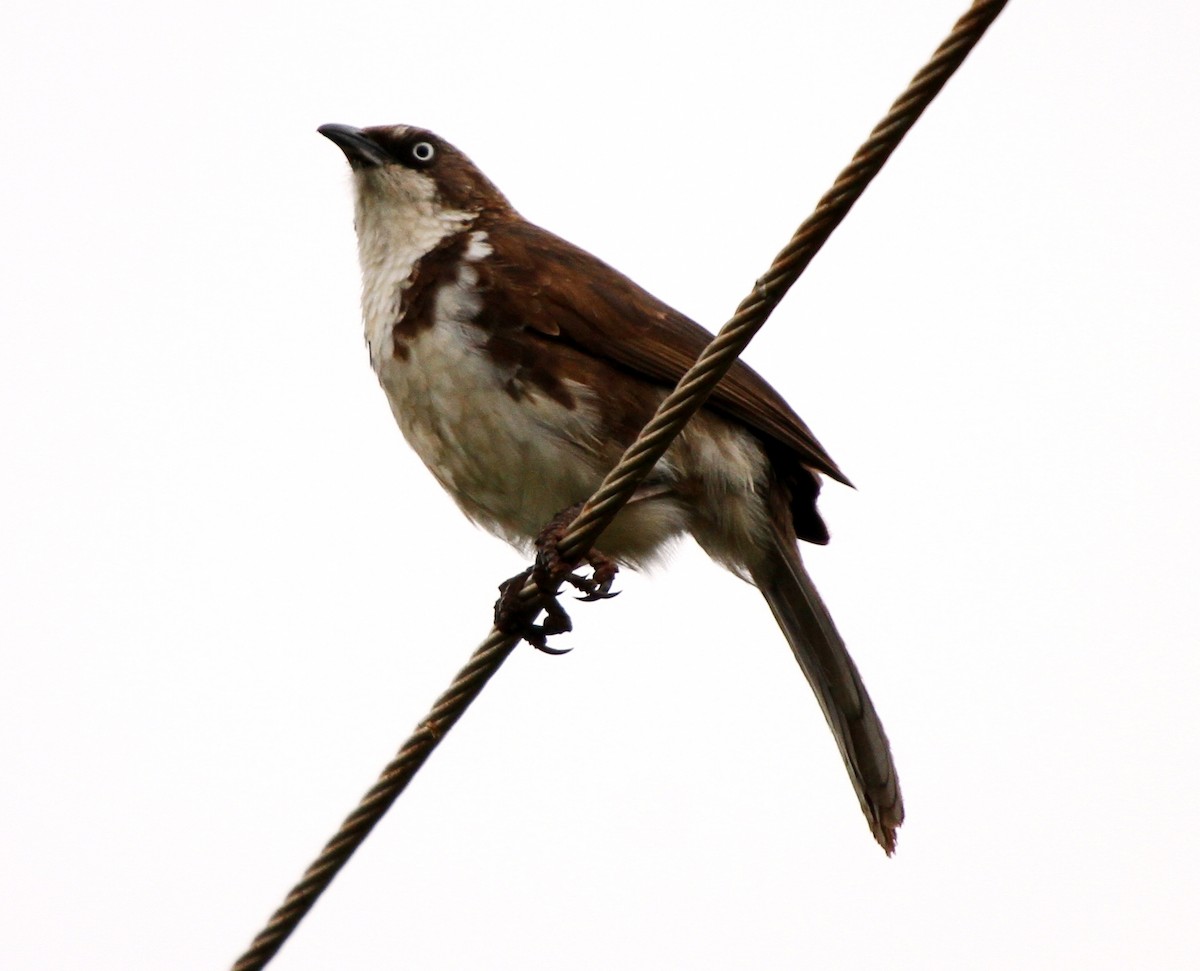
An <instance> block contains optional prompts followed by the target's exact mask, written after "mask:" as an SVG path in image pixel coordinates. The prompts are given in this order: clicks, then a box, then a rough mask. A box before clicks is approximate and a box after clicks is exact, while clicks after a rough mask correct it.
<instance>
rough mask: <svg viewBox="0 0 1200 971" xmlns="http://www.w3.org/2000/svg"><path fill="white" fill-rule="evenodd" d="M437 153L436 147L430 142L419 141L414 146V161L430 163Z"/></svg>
mask: <svg viewBox="0 0 1200 971" xmlns="http://www.w3.org/2000/svg"><path fill="white" fill-rule="evenodd" d="M435 154H436V153H435V151H434V148H433V146H432V145H431V144H430V143H429V142H417V144H415V145H414V146H413V147H412V157H413V161H415V162H420V163H421V164H423V165H428V164H429V163H430V162H432V161H433V156H434V155H435Z"/></svg>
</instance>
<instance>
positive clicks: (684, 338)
mask: <svg viewBox="0 0 1200 971" xmlns="http://www.w3.org/2000/svg"><path fill="white" fill-rule="evenodd" d="M489 216H490V214H489V215H485V216H483V217H481V218H480V220H479V222H477V223H476V228H477V229H481V230H484V231H485V232H486V233H487V243H488V245H490V246H491V247H492V250H493V255H492V256H491V257H490V258H489V260H488V261H487V263H488V264H490V266H491V268H492V270H493V272H491V273H489V274H488V280H487V283H486V286H487V287H488V290H489V302H494V301H496V302H499V303H500V304H501V305H503V304H504V303H506V302H507V301H506V299H505V298H506V297H512V296H513V295H515V294H516V293H517V292H519V293H520V296H521V298H522V299H521V300H520V306H521V321H522V324H523V326H525V327H528V328H531V329H533V330H536V331H538V332H539V333H541V334H543V335H545V336H546V337H548V338H552V339H554V340H556V341H563V342H566V343H569V344H573V345H575V346H576V347H578V348H580V349H581V350H583V351H585V352H587V353H588V354H590V355H593V356H596V357H600V358H604V359H606V360H609V361H611V362H613V363H615V364H617V365H619V366H620V367H622V368H625V369H626V370H629V371H633V372H635V373H637V374H641V375H644V376H645V377H649V378H653V379H654V380H655V381H656V382H658V383H661V384H665V385H673V384H674V383H675V382H677V381H678V380H679V378H680V377H682V376H683V373H684V372H685V371H686V370H687V369H688V368H689V367H690V366H691V365H692V364H693V363H694V362H695V360H696V358H697V357H699V356H700V352H701V351H702V350H703V349H704V347H705V345H707V344H708V342H709V341H711V340H712V334H710V333H709V332H708V331H706V330H705V329H704V328H703V327H701V326H700V325H699V324H697V323H695V322H694V321H692V320H690V319H689V318H687V317H685V316H684V315H683V314H681V313H679V312H678V311H676V310H673V309H672V308H671V307H669V306H668V305H667V304H665V303H663V302H662V301H661V300H659V299H658V298H656V297H654V296H652V295H651V294H649V293H647V292H646V291H645V290H643V289H642V288H641V287H639V286H638V285H637V284H636V283H634V282H633V281H632V280H630V279H629V278H628V277H626V276H625V275H624V274H622V273H619V272H618V271H617V270H614V269H613V268H612V267H611V266H609V265H608V264H607V263H604V262H603V261H601V260H598V259H596V257H594V256H592V255H591V254H590V253H588V252H586V251H584V250H582V249H580V248H579V247H577V246H573V245H572V244H571V243H568V242H567V241H566V240H563V239H560V238H559V237H558V236H555V235H554V234H553V233H549V232H547V231H546V230H544V229H540V228H539V227H537V226H534V225H532V224H531V223H528V222H525V221H524V220H522V219H520V218H513V217H512V216H511V215H509V214H504V215H503V216H490V218H489ZM493 305H495V304H493ZM709 406H710V407H713V408H716V409H718V410H721V411H724V412H725V413H727V414H729V415H731V416H733V417H734V418H737V419H738V420H739V421H742V422H744V423H745V424H746V425H748V426H750V427H751V428H752V429H754V430H755V431H756V432H758V433H759V434H760V435H762V436H763V437H764V438H767V439H769V440H770V441H773V442H775V443H777V444H779V445H783V446H784V447H785V448H786V449H788V450H790V451H792V452H793V453H795V458H797V459H798V460H799V461H800V462H801V463H802V464H803V465H805V466H807V467H808V468H810V469H814V470H816V471H819V472H824V473H825V474H826V475H828V476H829V477H830V478H833V479H836V480H838V481H839V482H844V483H846V484H847V485H849V484H850V480H849V479H847V478H846V477H845V476H844V475H843V474H842V472H841V470H840V469H838V467H837V465H836V464H835V463H834V461H833V459H832V458H830V457H829V455H828V453H827V452H826V451H825V449H824V448H822V447H821V443H820V442H818V441H817V439H816V437H815V436H814V435H813V433H812V432H811V431H809V429H808V426H807V425H805V424H804V422H803V421H801V420H800V417H799V416H798V415H797V414H796V413H795V412H794V411H792V409H791V408H790V407H789V406H788V404H787V402H785V401H784V400H783V398H782V397H780V395H779V394H778V393H777V392H776V391H775V389H774V388H772V387H771V386H770V385H769V384H767V382H766V381H765V380H763V378H761V377H760V376H759V375H758V374H757V373H755V372H754V371H753V370H752V369H751V368H749V367H748V366H747V365H745V364H743V363H742V362H741V361H737V362H735V363H734V365H733V367H732V368H731V369H730V371H729V373H728V374H727V375H726V377H725V378H724V379H722V381H721V383H720V384H719V385H718V386H717V389H716V390H715V391H714V392H713V394H712V397H711V398H710V399H709ZM814 498H815V492H814Z"/></svg>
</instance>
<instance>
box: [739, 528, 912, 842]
mask: <svg viewBox="0 0 1200 971" xmlns="http://www.w3.org/2000/svg"><path fill="white" fill-rule="evenodd" d="M751 572H752V576H753V579H754V582H755V584H756V585H757V587H758V589H759V590H760V591H762V595H763V596H764V597H765V598H766V600H767V603H768V604H770V606H771V612H772V613H773V614H774V615H775V619H776V620H777V621H778V622H779V626H780V628H782V630H783V633H784V635H785V636H786V637H787V640H788V643H789V644H790V645H791V647H792V653H793V654H795V655H796V660H797V661H799V662H800V667H801V668H802V669H803V671H804V676H805V677H806V678H808V683H809V684H810V685H812V689H813V693H814V694H816V696H817V700H818V701H819V702H820V703H821V710H822V711H823V712H825V719H826V720H827V721H828V722H829V727H830V728H831V729H832V730H833V737H834V738H835V739H836V740H837V745H838V749H840V750H841V753H842V759H843V760H844V761H845V763H846V771H847V772H849V773H850V781H851V782H852V783H853V784H854V791H855V792H856V793H857V794H858V802H859V804H860V805H861V806H862V811H863V814H864V815H865V816H866V817H867V823H868V824H869V825H870V827H871V832H872V833H873V834H874V836H875V839H876V840H878V841H879V845H880V846H882V847H883V848H884V850H885V851H886V852H887V854H888V855H889V856H890V855H891V854H892V852H893V851H894V850H895V849H896V829H897V827H899V825H900V824H901V823H902V822H903V821H904V803H903V801H902V800H901V798H900V783H899V780H898V779H897V778H896V766H895V763H893V762H892V752H891V748H890V747H889V746H888V740H887V735H885V734H884V731H883V724H882V723H881V722H880V721H879V716H878V715H877V714H875V706H874V705H873V704H871V699H870V697H869V696H868V695H867V689H866V687H865V686H864V685H863V682H862V678H861V677H859V674H858V669H857V668H856V667H855V666H854V662H853V661H852V660H851V659H850V654H849V653H848V652H847V651H846V645H845V643H844V642H843V641H842V638H841V635H840V634H838V632H837V628H836V627H834V625H833V618H832V617H830V616H829V611H828V610H827V609H826V607H825V604H824V603H823V602H822V600H821V595H820V594H819V593H817V588H816V587H815V586H813V582H812V580H811V579H810V578H809V576H808V572H807V571H806V570H805V569H804V564H803V563H802V562H801V560H800V552H799V550H797V548H796V541H795V540H794V539H792V538H791V537H790V536H784V535H778V534H777V537H776V542H775V549H774V550H772V551H771V554H770V555H769V556H768V557H767V558H766V560H765V561H764V562H763V564H762V565H761V566H759V567H758V568H756V569H754V570H752V571H751Z"/></svg>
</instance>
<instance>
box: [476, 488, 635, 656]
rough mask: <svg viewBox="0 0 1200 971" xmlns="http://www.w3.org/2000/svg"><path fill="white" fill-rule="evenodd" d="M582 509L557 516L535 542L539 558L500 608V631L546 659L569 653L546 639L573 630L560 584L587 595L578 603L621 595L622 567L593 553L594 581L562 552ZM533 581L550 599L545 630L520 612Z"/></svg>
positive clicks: (511, 583) (510, 586)
mask: <svg viewBox="0 0 1200 971" xmlns="http://www.w3.org/2000/svg"><path fill="white" fill-rule="evenodd" d="M582 508H583V503H578V504H577V505H574V506H571V507H570V508H569V509H564V510H563V511H562V512H560V513H559V514H558V515H557V516H555V517H554V518H553V519H552V520H551V521H550V522H549V524H547V526H546V528H545V529H543V530H542V531H541V532H540V533H539V534H538V537H537V539H536V540H535V541H534V547H535V548H536V550H537V556H536V557H535V559H534V564H533V566H532V567H530V568H529V569H527V570H522V571H521V572H520V573H518V574H517V575H516V576H515V577H512V578H511V579H508V580H505V581H504V582H503V583H502V584H500V599H498V600H497V601H496V607H495V618H496V619H495V623H496V629H497V630H501V631H504V632H505V633H508V634H515V633H518V632H519V633H520V634H521V636H522V637H523V638H525V640H527V641H528V642H529V643H530V644H532V645H533V646H534V647H536V648H537V649H538V650H539V651H544V652H545V653H547V654H566V653H567V652H568V651H570V648H569V647H568V648H565V649H557V648H552V647H548V646H547V644H546V638H547V637H552V636H554V635H555V634H565V633H567V632H569V631H570V630H571V629H572V625H571V618H570V616H569V615H568V614H567V612H566V611H565V610H564V609H563V607H562V605H561V604H560V603H559V602H558V600H557V599H556V597H557V591H558V588H559V585H560V584H563V583H566V584H569V585H570V586H572V587H574V588H575V589H576V590H578V591H579V592H580V593H582V594H583V596H582V597H577V598H576V599H577V600H582V601H584V602H585V603H590V602H592V601H596V600H608V599H610V598H612V597H615V596H616V595H617V593H618V592H619V591H615V592H614V591H613V590H612V584H613V580H614V579H615V578H616V576H617V570H618V567H617V563H616V561H615V560H613V559H612V558H611V557H609V556H605V555H604V554H603V553H601V552H600V551H599V550H596V549H590V550H588V551H587V553H585V554H584V555H583V561H586V562H587V564H588V566H590V567H591V568H592V575H591V576H583V575H581V574H578V573H576V572H575V568H576V567H577V566H579V563H580V562H582V561H572V560H567V559H564V558H563V556H562V554H561V553H560V551H559V544H560V543H561V542H562V540H563V537H565V536H566V532H567V527H568V526H570V525H571V523H572V522H574V520H575V517H576V516H578V515H579V510H580V509H582ZM529 580H533V582H534V583H535V584H537V588H538V589H539V590H540V591H542V593H544V594H546V601H545V610H546V620H545V622H543V623H541V624H534V623H533V622H532V619H531V617H530V616H529V613H530V612H529V611H528V610H527V609H521V608H520V607H519V606H518V597H519V595H520V593H521V589H522V588H523V587H524V586H525V583H526V582H527V581H529Z"/></svg>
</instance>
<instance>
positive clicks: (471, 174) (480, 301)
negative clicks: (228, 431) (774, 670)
mask: <svg viewBox="0 0 1200 971" xmlns="http://www.w3.org/2000/svg"><path fill="white" fill-rule="evenodd" d="M318 130H319V131H320V133H321V134H322V135H324V136H326V137H327V138H329V139H330V140H331V141H333V142H334V143H335V144H336V145H337V146H338V147H339V148H341V150H342V151H343V152H344V153H345V155H346V158H347V159H348V160H349V162H350V167H351V170H352V172H353V183H354V195H355V206H354V225H355V228H356V231H357V235H358V254H359V261H360V264H361V266H362V311H363V322H364V325H365V329H366V338H367V343H368V345H369V346H370V351H371V364H372V366H373V367H374V369H375V373H376V374H377V375H378V377H379V383H380V384H381V385H382V386H383V390H384V392H385V393H386V395H387V399H388V403H389V404H390V405H391V408H392V413H393V414H394V415H395V418H396V421H397V423H398V424H399V425H400V430H401V431H402V432H403V433H404V437H405V438H406V439H407V440H408V442H409V444H410V445H411V446H412V447H413V448H414V449H415V450H416V452H417V454H418V455H419V456H420V457H421V460H422V461H423V462H424V463H425V465H426V466H427V467H428V468H429V471H430V472H432V473H433V475H434V477H435V478H436V479H437V480H438V482H440V483H441V484H442V486H443V487H444V488H445V489H446V491H447V492H449V493H450V495H451V496H452V497H453V498H454V500H455V501H456V502H457V503H458V505H459V507H460V508H461V509H462V510H463V512H464V513H466V514H467V516H468V517H470V518H471V519H472V520H474V521H475V522H476V523H478V524H479V525H481V526H483V527H484V528H485V529H487V530H489V531H491V532H492V533H495V534H496V535H497V536H500V537H501V538H503V539H505V540H508V541H509V542H511V543H513V544H515V545H517V546H520V547H523V548H526V549H528V547H529V546H530V544H531V543H532V542H533V541H534V539H535V538H537V537H538V536H539V534H541V532H542V531H543V529H544V528H545V527H546V524H547V523H549V522H550V521H551V520H553V519H554V518H555V516H556V515H557V514H559V513H560V512H562V511H563V510H564V509H567V508H569V507H571V506H573V505H574V504H576V503H578V502H580V501H581V500H584V499H586V498H587V497H588V496H589V495H591V493H592V492H593V491H594V490H595V488H596V486H597V485H599V483H600V480H601V479H602V478H603V476H604V474H605V473H606V472H607V471H608V470H609V469H610V468H611V467H612V466H613V465H614V464H616V462H617V460H618V459H619V458H620V456H621V453H622V452H623V450H624V449H625V447H626V446H627V445H628V444H629V443H630V442H631V441H632V440H633V438H634V436H635V435H636V434H637V432H638V430H639V429H640V428H641V427H642V425H644V424H645V422H646V421H647V419H649V417H650V416H651V414H652V413H653V412H654V409H655V407H656V406H657V405H658V403H659V402H660V401H661V400H662V398H663V396H664V395H665V394H666V392H667V391H668V390H669V388H670V387H671V386H672V385H673V384H674V383H675V382H676V380H677V379H678V378H679V377H680V376H681V375H682V374H683V372H684V371H685V370H686V369H687V368H688V367H689V366H690V365H691V364H692V363H693V362H694V361H695V359H696V357H697V356H698V355H699V353H700V351H701V349H702V348H703V347H704V346H705V344H706V343H707V342H708V341H709V340H710V338H711V335H710V334H709V333H708V332H707V331H705V330H704V329H703V328H701V327H700V326H699V325H698V324H696V323H694V322H693V321H691V320H689V319H688V318H687V317H685V316H683V315H682V314H680V313H678V312H677V311H675V310H673V309H672V308H671V307H669V306H667V305H666V304H665V303H663V302H662V301H661V300H658V299H656V298H655V297H653V296H651V295H650V294H649V293H647V292H646V291H645V290H643V289H642V288H641V287H639V286H638V285H637V284H636V283H634V282H632V281H631V280H629V279H628V278H627V277H625V276H623V275H622V274H621V273H619V272H617V271H616V270H614V269H613V268H612V267H610V266H608V265H607V264H606V263H603V262H601V261H600V260H598V259H597V258H596V257H594V256H592V255H591V254H589V253H587V252H585V251H584V250H582V249H579V248H578V247H576V246H573V245H572V244H570V243H568V242H566V241H565V240H563V239H560V238H559V237H557V236H555V235H553V234H552V233H549V232H547V231H546V230H544V229H540V228H539V227H537V226H535V225H533V224H532V223H530V222H528V221H526V220H525V219H524V218H522V217H521V215H520V214H518V213H517V211H516V210H515V209H513V207H512V206H511V205H510V204H509V202H508V200H507V199H506V198H505V197H504V196H503V195H502V194H501V192H500V191H499V190H498V189H497V188H496V187H495V186H494V185H493V184H492V183H491V182H490V181H489V180H488V179H487V177H486V176H484V174H483V173H482V172H480V171H479V169H477V168H476V167H475V165H474V164H473V163H472V162H471V161H470V159H468V158H467V157H466V156H465V155H464V154H463V153H462V152H460V151H459V150H458V149H456V148H455V147H454V146H452V145H450V144H449V143H447V142H446V141H444V140H443V139H441V138H439V137H438V136H437V135H434V134H433V133H432V132H429V131H426V130H424V129H421V128H414V127H410V126H407V125H388V126H380V127H376V128H366V129H358V128H352V127H350V126H348V125H323V126H322V127H321V128H320V129H318ZM821 475H826V476H829V477H830V478H832V479H836V480H837V481H839V482H843V483H847V484H848V480H847V479H846V478H845V476H844V475H842V473H841V472H840V471H839V470H838V467H837V466H836V465H835V464H834V462H833V459H831V458H830V457H829V456H828V455H827V454H826V452H825V450H824V449H823V448H822V447H821V445H820V444H819V443H818V442H817V440H816V438H814V437H813V434H812V432H810V431H809V430H808V427H807V426H806V425H805V424H804V422H802V421H801V420H800V418H799V417H798V416H797V415H796V414H795V412H793V411H792V409H791V408H790V407H788V405H787V403H786V402H784V400H783V399H782V398H781V397H780V396H779V394H777V393H776V392H775V391H774V390H773V389H772V388H771V387H770V386H769V385H768V384H767V383H766V381H764V380H763V379H762V378H761V377H759V376H758V375H757V374H756V373H755V372H754V371H752V370H751V369H750V368H749V367H747V366H746V365H745V364H742V363H741V362H739V363H737V364H735V365H734V367H733V369H732V370H731V371H730V372H729V374H728V376H727V377H726V378H725V379H724V380H723V381H722V383H721V384H720V385H719V386H718V388H717V389H716V391H715V392H714V393H713V395H712V397H711V398H710V399H709V400H708V404H707V405H706V406H705V408H704V409H703V410H702V411H700V412H699V413H698V414H697V415H696V416H695V418H693V419H692V421H691V422H690V423H689V424H688V426H687V428H686V429H685V430H684V432H683V433H682V434H681V435H680V436H679V438H677V439H676V441H675V442H674V444H673V445H672V446H671V448H670V450H669V451H668V452H667V454H666V455H665V456H664V457H663V459H662V460H660V461H659V462H658V464H657V466H656V467H655V468H654V470H653V472H652V473H651V474H650V475H649V476H648V477H647V478H646V480H645V481H644V483H643V484H642V486H641V487H640V488H639V490H638V492H637V493H636V494H635V496H634V498H633V500H632V501H630V503H629V504H628V505H627V506H626V507H625V508H624V509H623V510H622V511H621V512H620V514H618V516H617V517H616V519H615V520H614V521H613V523H612V525H611V526H609V528H608V529H607V530H605V532H604V533H603V534H602V535H601V536H600V538H599V540H598V541H597V543H596V547H597V549H598V550H600V551H601V552H603V553H605V554H607V555H609V556H611V557H613V558H615V559H616V560H617V561H619V562H621V563H627V564H630V565H633V566H637V565H638V564H641V563H645V562H646V561H647V560H649V559H651V558H652V557H653V556H654V555H655V554H656V553H657V552H659V551H660V550H661V549H662V548H663V547H664V546H665V545H666V544H668V543H669V542H670V541H671V540H672V539H673V538H675V537H678V536H679V535H681V534H683V533H690V534H691V535H692V536H693V537H694V538H695V539H696V541H697V542H698V543H699V544H700V546H701V547H703V548H704V550H705V551H707V552H708V554H709V555H710V556H712V557H713V559H715V560H716V561H717V562H719V563H721V564H722V565H724V566H725V567H727V568H728V569H729V570H731V571H732V572H733V573H735V574H737V575H738V576H739V577H742V578H743V579H746V580H749V581H750V582H751V583H753V584H754V585H755V586H756V587H758V589H759V590H760V591H761V592H762V595H763V596H764V597H765V598H766V601H767V603H768V604H769V605H770V607H771V611H772V612H773V613H774V615H775V619H776V620H777V621H778V623H779V626H780V627H781V628H782V630H783V633H784V636H785V637H786V638H787V641H788V644H790V645H791V648H792V651H793V653H794V654H795V655H796V660H797V661H799V662H800V667H801V669H802V670H803V671H804V674H805V677H807V679H808V682H809V684H810V685H811V686H812V689H813V692H814V693H815V694H816V696H817V700H818V701H819V702H820V704H821V709H822V711H823V712H824V713H825V717H826V719H827V720H828V722H829V726H830V728H831V729H832V730H833V735H834V738H835V739H836V740H837V745H838V748H839V749H840V750H841V753H842V758H843V759H844V760H845V763H846V769H847V771H848V772H849V774H850V779H851V782H852V783H853V785H854V790H855V792H856V793H857V795H858V800H859V803H860V804H861V806H862V810H863V812H864V814H865V815H866V817H867V822H868V823H869V825H870V827H871V832H872V833H873V834H874V836H875V838H876V839H877V840H878V841H879V843H880V845H882V846H883V848H884V849H885V850H886V851H887V852H888V853H889V854H890V853H891V852H892V851H893V850H894V848H895V843H896V828H897V827H898V826H899V825H900V823H901V822H902V821H903V819H904V809H903V805H902V802H901V798H900V788H899V784H898V782H897V778H896V768H895V765H894V764H893V762H892V756H891V751H890V749H889V746H888V741H887V736H886V735H885V734H884V730H883V725H882V724H881V723H880V720H879V717H878V715H876V713H875V708H874V706H873V705H872V704H871V699H870V698H869V697H868V695H867V691H866V688H865V687H864V686H863V682H862V679H861V677H860V676H859V674H858V670H857V669H856V668H855V666H854V662H853V661H852V660H851V659H850V655H849V654H848V653H847V651H846V647H845V644H844V643H843V641H842V638H841V636H840V635H839V634H838V632H837V629H836V628H835V627H834V624H833V620H832V619H831V617H830V615H829V611H828V610H827V609H826V607H825V604H824V603H823V602H822V601H821V597H820V595H819V594H818V593H817V590H816V588H815V587H814V586H813V583H812V581H811V579H809V576H808V573H807V572H806V571H805V569H804V565H803V563H802V562H801V560H800V553H799V550H798V549H797V544H796V540H797V538H799V539H802V540H806V541H808V542H810V543H826V542H828V539H829V533H828V532H827V530H826V528H825V524H824V522H823V521H822V519H821V516H820V514H819V513H818V512H817V507H816V500H817V493H818V491H819V490H820V487H821V479H820V476H821Z"/></svg>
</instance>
